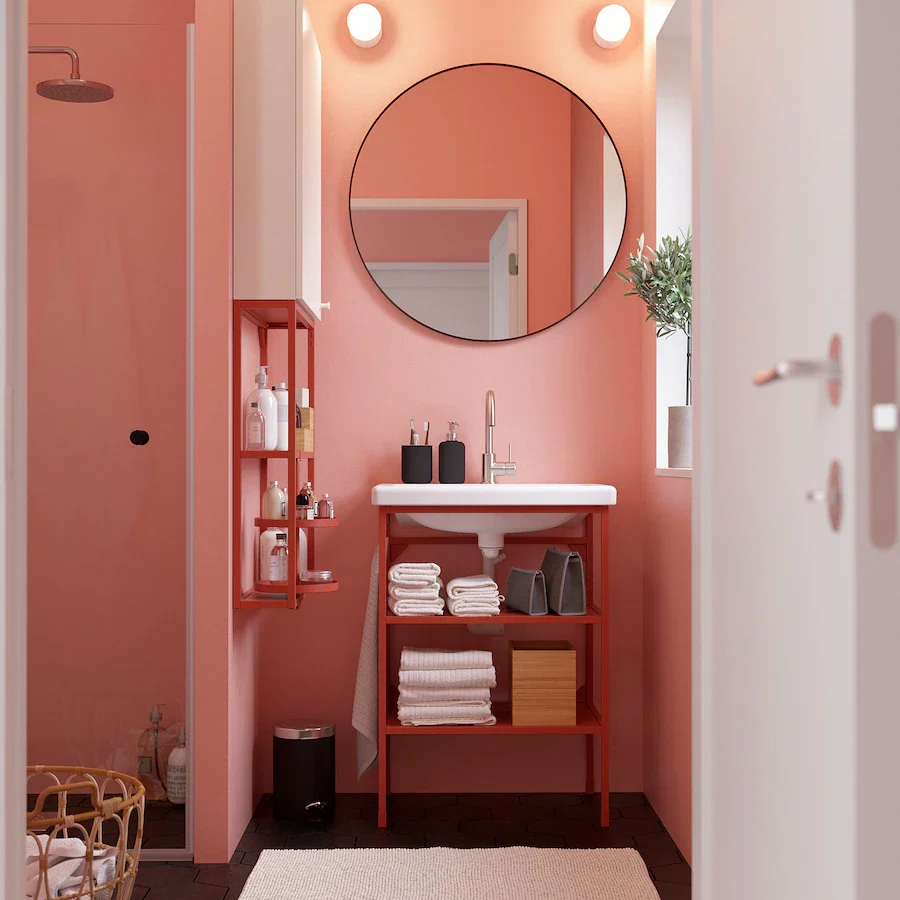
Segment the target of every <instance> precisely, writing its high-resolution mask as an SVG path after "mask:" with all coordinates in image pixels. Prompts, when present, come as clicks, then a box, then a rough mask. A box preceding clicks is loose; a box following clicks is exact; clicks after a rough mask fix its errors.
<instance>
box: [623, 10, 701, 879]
mask: <svg viewBox="0 0 900 900" xmlns="http://www.w3.org/2000/svg"><path fill="white" fill-rule="evenodd" d="M682 2H685V0H682ZM671 5H672V0H647V14H646V21H647V23H648V28H647V30H646V32H645V35H644V41H645V79H644V83H645V90H646V99H645V103H644V114H645V117H646V119H645V133H646V135H647V141H646V145H645V154H646V155H645V158H644V180H645V187H646V190H645V194H644V222H645V228H646V234H647V239H648V242H652V243H655V241H654V240H653V238H652V236H653V235H654V233H655V230H656V229H655V220H656V198H655V191H654V190H653V186H654V183H655V172H656V153H655V130H656V79H655V68H654V60H655V41H656V29H658V27H659V25H660V24H661V23H662V22H663V20H664V19H665V15H666V13H667V12H668V10H669V8H670V7H671ZM630 246H631V245H630V243H629V240H628V239H627V237H626V240H625V247H626V249H629V248H630ZM630 299H635V298H630ZM636 302H637V301H636ZM638 305H640V304H638ZM643 357H644V363H643V369H644V371H643V385H644V387H643V401H642V406H643V416H644V446H643V460H644V462H643V480H644V503H645V515H646V524H645V533H644V673H643V682H644V700H643V707H644V791H645V793H646V794H647V797H648V799H649V800H650V802H651V803H652V804H653V807H654V809H655V810H656V812H657V813H658V814H659V816H660V817H661V819H662V821H663V823H664V824H665V826H666V828H667V829H668V831H669V834H670V835H671V836H672V838H673V839H674V840H675V842H676V843H677V844H678V847H679V849H680V850H681V852H682V853H683V854H684V855H685V857H686V858H687V860H688V861H689V862H690V859H691V820H692V815H691V812H692V810H691V713H692V711H691V486H692V479H690V478H667V477H661V476H658V475H656V474H655V472H656V336H655V335H654V333H653V328H652V326H651V325H647V326H646V327H645V329H644V338H643Z"/></svg>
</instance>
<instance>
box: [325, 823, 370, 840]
mask: <svg viewBox="0 0 900 900" xmlns="http://www.w3.org/2000/svg"><path fill="white" fill-rule="evenodd" d="M325 830H326V832H327V833H328V834H341V835H344V836H350V837H357V836H358V835H361V834H377V832H378V827H377V824H376V823H375V822H373V821H372V820H371V819H335V820H334V821H333V822H332V823H331V824H330V825H329V826H328V828H326V829H325Z"/></svg>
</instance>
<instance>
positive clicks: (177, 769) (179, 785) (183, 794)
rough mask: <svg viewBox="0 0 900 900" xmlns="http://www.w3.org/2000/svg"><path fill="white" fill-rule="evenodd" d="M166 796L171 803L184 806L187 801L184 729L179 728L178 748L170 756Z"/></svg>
mask: <svg viewBox="0 0 900 900" xmlns="http://www.w3.org/2000/svg"><path fill="white" fill-rule="evenodd" d="M168 770H169V771H168V777H167V778H166V794H167V795H168V797H169V803H172V804H175V805H177V806H182V805H184V803H185V802H186V801H187V749H186V748H185V746H184V727H183V726H181V725H179V726H178V746H177V747H176V748H175V749H174V750H173V751H172V752H171V753H170V754H169V766H168Z"/></svg>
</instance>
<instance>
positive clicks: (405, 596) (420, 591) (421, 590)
mask: <svg viewBox="0 0 900 900" xmlns="http://www.w3.org/2000/svg"><path fill="white" fill-rule="evenodd" d="M388 594H390V596H391V597H393V598H394V599H395V600H437V599H438V597H440V596H441V589H440V586H439V585H437V584H433V585H432V586H431V587H398V586H397V585H394V584H392V585H391V586H390V587H389V588H388Z"/></svg>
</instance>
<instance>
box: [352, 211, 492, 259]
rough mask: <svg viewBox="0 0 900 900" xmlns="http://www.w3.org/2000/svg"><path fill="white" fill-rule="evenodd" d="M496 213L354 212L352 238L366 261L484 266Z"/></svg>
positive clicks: (488, 255)
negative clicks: (474, 263) (450, 263)
mask: <svg viewBox="0 0 900 900" xmlns="http://www.w3.org/2000/svg"><path fill="white" fill-rule="evenodd" d="M504 218H505V213H504V212H503V211H500V210H470V209H464V210H451V209H435V210H429V211H427V212H426V211H423V210H417V209H404V210H395V211H393V212H391V211H387V210H381V209H356V210H354V211H353V236H354V237H355V238H356V243H357V245H358V246H359V252H360V255H361V256H362V258H363V259H364V260H365V261H366V262H367V263H370V262H485V263H486V262H488V261H489V260H490V243H491V238H492V237H493V235H494V232H495V231H496V230H497V229H498V228H499V227H500V223H501V222H502V221H503V219H504Z"/></svg>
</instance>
